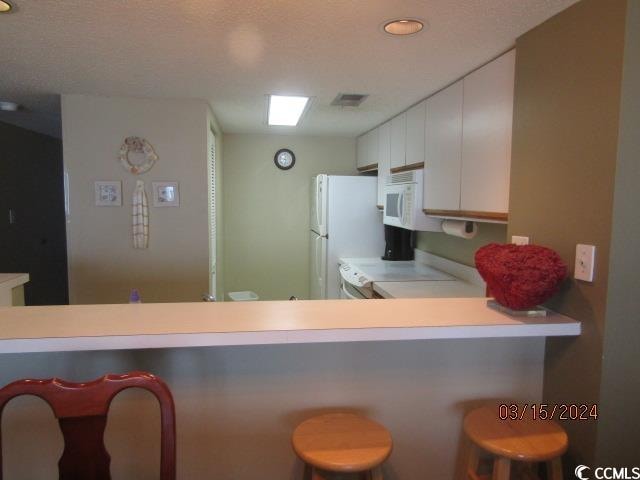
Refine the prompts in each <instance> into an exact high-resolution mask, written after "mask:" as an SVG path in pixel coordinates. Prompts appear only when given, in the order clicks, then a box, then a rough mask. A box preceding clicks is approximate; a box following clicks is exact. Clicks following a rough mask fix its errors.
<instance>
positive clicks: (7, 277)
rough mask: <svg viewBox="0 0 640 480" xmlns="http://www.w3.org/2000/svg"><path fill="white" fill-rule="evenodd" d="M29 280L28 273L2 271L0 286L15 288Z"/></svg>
mask: <svg viewBox="0 0 640 480" xmlns="http://www.w3.org/2000/svg"><path fill="white" fill-rule="evenodd" d="M28 281H29V274H28V273H0V288H9V289H10V288H15V287H19V286H20V285H24V284H25V283H27V282H28Z"/></svg>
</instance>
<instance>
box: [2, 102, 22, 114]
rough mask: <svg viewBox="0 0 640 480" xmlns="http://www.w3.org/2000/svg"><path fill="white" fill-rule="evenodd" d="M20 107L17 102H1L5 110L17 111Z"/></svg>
mask: <svg viewBox="0 0 640 480" xmlns="http://www.w3.org/2000/svg"><path fill="white" fill-rule="evenodd" d="M19 108H20V105H18V104H17V103H15V102H0V110H1V111H3V112H17V111H18V109H19Z"/></svg>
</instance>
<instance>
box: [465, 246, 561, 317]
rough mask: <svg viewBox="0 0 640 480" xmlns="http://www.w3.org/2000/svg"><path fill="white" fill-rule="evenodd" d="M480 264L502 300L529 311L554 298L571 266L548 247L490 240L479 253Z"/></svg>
mask: <svg viewBox="0 0 640 480" xmlns="http://www.w3.org/2000/svg"><path fill="white" fill-rule="evenodd" d="M475 260H476V267H477V268H478V272H480V275H481V276H482V278H483V279H484V281H485V282H487V286H488V287H489V293H490V295H491V296H493V297H494V298H495V299H496V301H497V302H498V303H500V304H501V305H504V306H506V307H509V308H511V309H513V310H527V309H529V308H533V307H535V306H536V305H538V304H540V303H543V302H545V301H546V300H548V299H549V298H551V297H552V296H553V295H554V294H555V293H556V292H557V291H558V288H559V287H560V284H561V283H562V280H564V279H565V277H566V276H567V265H566V264H565V263H564V262H563V261H562V259H561V258H560V256H559V255H558V254H557V253H556V252H554V251H553V250H551V249H550V248H547V247H540V246H538V245H513V244H507V245H500V244H497V243H490V244H489V245H486V246H484V247H482V248H480V249H478V251H477V252H476V256H475Z"/></svg>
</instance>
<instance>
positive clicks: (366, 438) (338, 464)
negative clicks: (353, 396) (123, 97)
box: [292, 413, 393, 480]
mask: <svg viewBox="0 0 640 480" xmlns="http://www.w3.org/2000/svg"><path fill="white" fill-rule="evenodd" d="M292 444H293V449H294V451H295V452H296V454H297V455H298V457H300V459H302V461H303V462H305V464H306V465H305V471H306V472H307V475H309V474H310V475H311V477H312V478H314V479H315V478H324V477H323V473H322V472H330V473H365V472H368V474H369V478H372V479H375V480H378V479H380V480H381V479H382V470H381V468H380V466H381V464H382V463H383V462H384V461H385V460H386V459H387V458H388V457H389V455H390V454H391V449H392V445H393V442H392V440H391V434H390V433H389V431H388V430H387V429H386V428H384V427H383V426H382V425H380V424H379V423H376V422H374V421H373V420H370V419H368V418H365V417H362V416H360V415H355V414H352V413H330V414H325V415H319V416H317V417H313V418H310V419H308V420H306V421H304V422H302V423H301V424H300V425H298V427H297V428H296V429H295V430H294V432H293V436H292Z"/></svg>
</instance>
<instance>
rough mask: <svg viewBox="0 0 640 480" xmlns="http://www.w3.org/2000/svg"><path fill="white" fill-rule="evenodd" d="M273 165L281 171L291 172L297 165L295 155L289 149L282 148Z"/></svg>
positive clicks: (277, 153) (274, 158) (275, 156)
mask: <svg viewBox="0 0 640 480" xmlns="http://www.w3.org/2000/svg"><path fill="white" fill-rule="evenodd" d="M273 163H275V164H276V167H278V168H279V169H280V170H289V169H290V168H292V167H293V166H294V165H295V164H296V156H295V154H294V153H293V152H292V151H291V150H289V149H288V148H281V149H280V150H278V151H277V152H276V154H275V155H274V157H273Z"/></svg>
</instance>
